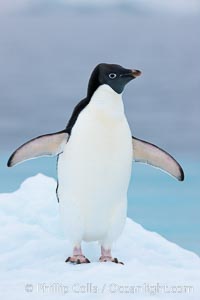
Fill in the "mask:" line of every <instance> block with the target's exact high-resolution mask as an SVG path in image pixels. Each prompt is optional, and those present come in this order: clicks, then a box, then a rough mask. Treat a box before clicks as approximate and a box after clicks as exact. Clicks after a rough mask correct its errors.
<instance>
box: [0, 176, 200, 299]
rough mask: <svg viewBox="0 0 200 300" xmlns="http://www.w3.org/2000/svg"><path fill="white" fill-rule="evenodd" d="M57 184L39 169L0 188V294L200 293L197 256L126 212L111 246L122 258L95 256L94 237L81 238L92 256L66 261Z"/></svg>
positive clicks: (146, 296)
mask: <svg viewBox="0 0 200 300" xmlns="http://www.w3.org/2000/svg"><path fill="white" fill-rule="evenodd" d="M55 190H56V181H55V179H53V178H50V177H47V176H45V175H43V174H38V175H36V176H34V177H30V178H28V179H26V180H25V181H24V182H23V183H22V185H21V187H20V188H19V189H18V190H17V191H15V192H13V193H7V194H0V245H1V247H0V266H1V268H0V279H1V283H0V287H1V288H0V297H1V299H6V298H7V299H9V300H11V299H20V300H23V299H27V298H28V297H29V298H30V299H43V296H45V297H48V299H59V298H61V299H64V298H63V296H65V297H68V298H69V299H77V297H81V299H94V298H95V297H97V298H98V299H126V298H130V297H135V299H152V295H153V296H156V299H168V300H170V299H182V300H185V299H187V300H188V299H194V300H197V299H200V258H199V257H198V256H197V255H196V254H194V253H193V252H190V251H187V250H185V249H183V248H181V247H179V246H178V245H176V244H174V243H171V242H170V241H168V240H166V239H164V238H163V237H162V236H160V235H159V234H157V233H155V232H150V231H148V230H146V229H144V228H143V227H142V226H141V225H139V224H137V223H135V222H134V221H132V220H131V219H129V218H127V221H126V226H125V229H124V231H123V233H122V235H121V237H120V238H119V239H118V240H117V242H116V244H115V245H114V247H113V255H114V256H116V257H118V258H119V259H120V260H122V261H123V262H124V266H123V265H118V264H114V263H110V262H108V263H103V262H102V263H100V262H98V258H99V256H100V249H99V246H98V244H97V243H95V242H94V243H84V244H83V248H84V252H85V254H86V255H87V257H88V258H89V259H90V260H91V263H90V264H83V265H72V264H69V263H67V264H66V263H65V259H66V257H67V256H69V255H70V253H71V245H70V243H69V242H68V241H67V240H66V239H65V236H64V235H63V233H62V226H61V224H60V219H59V205H58V202H57V199H56V194H55Z"/></svg>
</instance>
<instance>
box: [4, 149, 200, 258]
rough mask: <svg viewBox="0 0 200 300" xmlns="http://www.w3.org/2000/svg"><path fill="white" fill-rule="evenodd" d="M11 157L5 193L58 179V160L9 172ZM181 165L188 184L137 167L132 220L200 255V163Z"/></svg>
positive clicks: (132, 185) (133, 180)
mask: <svg viewBox="0 0 200 300" xmlns="http://www.w3.org/2000/svg"><path fill="white" fill-rule="evenodd" d="M7 157H8V155H6V154H4V156H3V159H2V160H1V167H0V178H1V185H0V192H1V193H2V192H12V191H14V190H16V189H18V188H19V187H20V184H21V183H22V182H23V180H24V179H26V178H28V177H30V176H33V175H35V174H37V173H43V174H46V175H47V176H51V177H54V178H56V158H39V159H35V160H31V161H28V162H25V163H24V164H21V165H18V166H16V167H14V168H6V167H5V166H4V165H5V164H6V160H7ZM180 162H181V164H182V166H183V168H184V171H185V175H186V178H185V181H184V182H178V181H177V180H175V179H173V178H172V177H170V176H168V175H167V174H165V173H163V172H161V171H160V170H158V169H155V168H152V167H150V166H147V165H143V164H139V163H134V164H133V172H132V177H131V182H130V186H129V191H128V216H129V217H131V218H132V219H133V220H135V221H136V222H138V223H140V224H142V225H143V226H144V227H145V228H147V229H149V230H152V231H156V232H158V233H160V234H162V235H163V236H164V237H166V238H167V239H169V240H170V241H173V242H175V243H177V244H179V245H180V246H182V247H184V248H186V249H189V250H192V251H194V252H196V253H197V254H199V255H200V246H199V245H200V235H199V232H200V218H199V211H200V188H199V177H198V176H199V170H200V162H191V161H190V162H189V161H187V160H184V159H183V160H182V161H180ZM35 192H36V193H37V191H35ZM27 201H28V199H27ZM41 201H42V199H41Z"/></svg>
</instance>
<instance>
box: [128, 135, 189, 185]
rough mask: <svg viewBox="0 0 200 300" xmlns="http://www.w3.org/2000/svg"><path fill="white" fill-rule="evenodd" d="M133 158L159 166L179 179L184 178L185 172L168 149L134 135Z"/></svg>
mask: <svg viewBox="0 0 200 300" xmlns="http://www.w3.org/2000/svg"><path fill="white" fill-rule="evenodd" d="M132 144H133V160H134V161H136V162H141V163H146V164H149V165H152V166H153V167H156V168H159V169H161V170H163V171H165V172H167V173H169V174H170V175H172V176H174V177H176V178H177V179H178V180H180V181H183V180H184V172H183V169H182V168H181V166H180V165H179V163H178V162H177V161H176V160H175V159H174V158H173V157H172V156H171V155H170V154H169V153H167V152H166V151H164V150H162V149H160V148H158V147H157V146H155V145H153V144H150V143H148V142H145V141H142V140H139V139H137V138H135V137H132Z"/></svg>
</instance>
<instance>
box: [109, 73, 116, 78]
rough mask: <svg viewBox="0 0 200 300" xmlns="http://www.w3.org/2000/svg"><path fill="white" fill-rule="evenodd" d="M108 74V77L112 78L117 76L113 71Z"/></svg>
mask: <svg viewBox="0 0 200 300" xmlns="http://www.w3.org/2000/svg"><path fill="white" fill-rule="evenodd" d="M108 76H109V78H110V79H114V78H116V77H117V74H115V73H110V74H109V75H108Z"/></svg>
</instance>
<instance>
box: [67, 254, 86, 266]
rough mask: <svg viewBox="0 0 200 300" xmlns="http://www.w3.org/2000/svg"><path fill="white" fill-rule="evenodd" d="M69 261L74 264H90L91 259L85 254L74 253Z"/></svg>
mask: <svg viewBox="0 0 200 300" xmlns="http://www.w3.org/2000/svg"><path fill="white" fill-rule="evenodd" d="M65 262H66V263H67V262H71V263H73V264H76V265H79V264H88V263H90V261H89V259H88V258H87V257H85V256H84V255H73V256H69V257H68V258H67V259H66V261H65Z"/></svg>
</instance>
